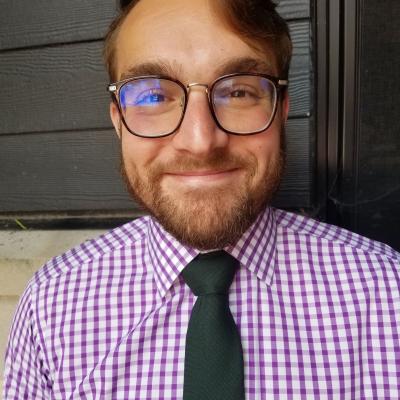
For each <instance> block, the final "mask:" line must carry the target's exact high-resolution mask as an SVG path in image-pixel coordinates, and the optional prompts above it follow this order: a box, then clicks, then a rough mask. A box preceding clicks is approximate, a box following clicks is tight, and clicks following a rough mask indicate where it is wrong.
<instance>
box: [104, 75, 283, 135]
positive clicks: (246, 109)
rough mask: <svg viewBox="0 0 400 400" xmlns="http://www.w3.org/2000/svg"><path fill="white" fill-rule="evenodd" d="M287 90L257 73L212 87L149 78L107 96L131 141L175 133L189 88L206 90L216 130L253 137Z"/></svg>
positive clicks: (113, 87) (115, 87)
mask: <svg viewBox="0 0 400 400" xmlns="http://www.w3.org/2000/svg"><path fill="white" fill-rule="evenodd" d="M287 85H288V81H287V80H281V79H279V78H276V77H273V76H270V75H265V74H258V73H235V74H229V75H224V76H221V77H220V78H218V79H216V80H215V81H214V82H213V83H212V84H211V85H205V84H202V83H190V84H188V85H184V84H183V83H182V82H180V81H178V80H174V79H171V78H168V77H164V76H158V75H151V76H139V77H134V78H130V79H125V80H123V81H119V82H115V83H111V84H110V85H108V91H109V92H110V93H112V95H113V96H114V99H115V101H116V103H117V106H118V109H119V112H120V115H121V118H122V122H123V124H124V125H125V127H126V129H127V130H128V131H129V132H130V133H132V134H133V135H136V136H140V137H146V138H159V137H164V136H168V135H171V134H173V133H174V132H176V131H177V129H178V128H179V126H180V125H181V123H182V121H183V118H184V115H185V111H186V107H187V103H188V98H189V92H190V90H191V89H192V88H193V87H194V86H201V87H204V88H205V91H206V93H207V97H208V104H209V107H210V111H211V114H212V116H213V118H214V120H215V123H216V124H217V126H218V127H219V128H220V129H221V130H223V131H224V132H226V133H230V134H233V135H253V134H256V133H260V132H263V131H265V130H266V129H268V128H269V127H270V125H271V124H272V121H273V120H274V117H275V114H276V110H277V104H278V99H279V98H280V95H281V92H282V91H283V89H285V88H286V87H287Z"/></svg>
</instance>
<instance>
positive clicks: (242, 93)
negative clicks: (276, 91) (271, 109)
mask: <svg viewBox="0 0 400 400" xmlns="http://www.w3.org/2000/svg"><path fill="white" fill-rule="evenodd" d="M247 96H250V97H254V96H256V94H255V93H254V90H249V89H247V88H246V89H233V90H232V91H231V92H230V97H247Z"/></svg>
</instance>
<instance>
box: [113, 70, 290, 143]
mask: <svg viewBox="0 0 400 400" xmlns="http://www.w3.org/2000/svg"><path fill="white" fill-rule="evenodd" d="M235 76H259V77H261V78H265V79H268V80H269V81H270V82H271V83H272V84H273V86H274V88H275V91H276V93H275V94H276V96H275V104H274V109H273V111H272V114H271V118H270V120H269V122H268V124H266V126H265V127H263V128H262V129H259V130H257V131H254V132H249V133H238V132H234V131H230V130H228V129H225V128H224V127H223V126H222V125H221V124H220V122H219V121H218V118H217V116H216V114H215V110H214V104H213V101H212V95H213V91H214V88H215V86H216V85H217V84H218V83H219V82H220V81H222V80H224V79H227V78H232V77H235ZM140 79H163V80H167V81H170V82H174V83H176V84H178V85H179V86H180V87H181V88H182V90H183V92H184V95H185V98H184V105H183V110H182V116H181V118H180V120H179V122H178V124H177V126H176V127H175V129H173V130H171V131H170V132H167V133H163V134H162V135H157V136H145V135H142V134H139V133H137V132H134V131H133V130H131V129H130V128H129V126H128V124H127V123H126V121H125V118H124V114H123V112H122V108H121V102H120V98H119V93H120V90H121V88H122V87H123V86H124V85H125V84H127V83H128V82H132V81H136V80H140ZM288 83H289V82H288V80H286V79H280V78H278V77H276V76H272V75H268V74H262V73H256V72H236V73H233V74H227V75H222V76H220V77H219V78H217V79H215V80H214V81H213V82H212V83H211V84H210V85H207V84H204V83H196V82H193V83H189V84H187V85H184V84H183V83H182V82H181V81H179V80H177V79H173V78H171V77H169V76H164V75H143V76H135V77H132V78H128V79H124V80H121V81H117V82H114V83H110V84H109V85H108V86H107V91H108V92H109V93H110V94H111V97H112V100H113V101H114V103H116V105H117V108H118V112H119V115H120V117H121V119H122V123H123V124H124V126H125V128H126V129H127V130H128V132H129V133H131V134H132V135H135V136H138V137H142V138H146V139H157V138H162V137H166V136H169V135H172V134H173V133H175V132H176V131H177V130H178V129H179V127H180V126H181V124H182V121H183V119H184V118H185V114H186V108H187V104H188V101H189V93H190V89H191V88H192V87H194V86H202V87H204V88H205V91H206V94H207V99H208V106H209V109H210V112H211V115H212V117H213V119H214V122H215V124H216V125H217V127H218V128H219V129H221V130H222V131H223V132H225V133H229V134H230V135H236V136H249V135H255V134H257V133H261V132H264V131H266V130H267V129H268V128H269V127H270V126H271V125H272V122H273V121H274V119H275V115H276V111H277V108H278V104H279V100H280V99H281V96H282V93H283V92H284V91H285V90H286V89H287V86H288Z"/></svg>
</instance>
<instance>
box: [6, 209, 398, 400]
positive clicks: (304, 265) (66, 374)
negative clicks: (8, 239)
mask: <svg viewBox="0 0 400 400" xmlns="http://www.w3.org/2000/svg"><path fill="white" fill-rule="evenodd" d="M226 250H227V251H228V252H229V253H231V254H232V255H233V256H234V257H236V258H237V259H238V260H239V261H240V264H241V268H240V269H239V271H238V273H237V274H236V276H235V279H234V282H233V284H232V286H231V289H230V295H229V301H230V307H231V310H232V314H233V316H234V318H235V320H236V323H237V325H238V327H239V330H240V334H241V337H242V345H243V350H244V363H245V388H246V389H245V390H246V399H255V400H259V399H399V398H400V341H399V331H400V296H399V293H400V290H399V285H400V279H399V273H400V269H399V266H400V255H399V254H398V253H396V252H395V251H394V250H393V249H391V248H390V247H388V246H386V245H384V244H381V243H378V242H374V241H371V240H369V239H366V238H363V237H360V236H358V235H356V234H353V233H350V232H348V231H346V230H343V229H340V228H337V227H333V226H330V225H326V224H323V223H320V222H316V221H314V220H312V219H309V218H305V217H302V216H298V215H294V214H291V213H287V212H284V211H280V210H275V209H272V208H268V209H267V210H266V211H265V213H263V214H262V215H260V216H259V217H258V219H257V221H256V222H255V223H254V224H253V226H252V227H251V228H250V229H249V230H248V231H247V232H246V233H245V234H244V235H243V237H242V238H241V239H240V240H239V242H238V243H237V244H236V245H235V246H234V247H229V248H227V249H226ZM197 254H198V252H197V251H196V250H193V249H191V248H188V247H185V246H183V245H182V244H180V243H179V242H177V241H176V239H174V238H173V237H172V236H171V235H169V234H168V233H166V232H165V231H164V230H163V229H162V227H161V226H160V225H159V224H158V223H157V222H155V221H154V220H153V219H151V218H150V217H143V218H140V219H137V220H135V221H133V222H130V223H128V224H126V225H124V226H122V227H120V228H117V229H114V230H113V231H111V232H109V233H106V234H105V235H103V236H101V237H100V238H98V239H95V240H91V241H88V242H85V243H83V244H82V245H80V246H78V247H76V248H74V249H72V250H70V251H69V252H67V253H65V254H63V255H61V256H59V257H56V258H55V259H53V260H51V261H50V262H49V263H47V264H46V265H45V266H44V267H43V268H42V269H41V270H39V271H38V272H37V273H36V275H35V276H34V277H33V279H32V280H31V281H30V283H29V285H28V287H27V289H26V291H25V293H24V295H23V296H22V298H21V300H20V303H19V307H18V310H17V313H16V316H15V318H14V322H13V326H12V331H11V336H10V342H9V346H8V350H7V354H6V374H5V381H4V390H5V397H4V398H5V399H181V398H182V393H183V376H184V358H185V336H186V330H187V326H188V321H189V317H190V312H191V309H192V307H193V304H194V302H195V300H196V297H195V296H194V295H193V294H192V293H191V291H190V289H189V288H188V287H187V286H186V285H185V284H184V282H183V280H182V278H181V277H180V272H181V271H182V269H183V268H184V267H185V266H186V265H187V264H188V263H189V262H190V261H191V260H192V259H193V258H194V257H195V256H196V255H197ZM227 400H229V399H227Z"/></svg>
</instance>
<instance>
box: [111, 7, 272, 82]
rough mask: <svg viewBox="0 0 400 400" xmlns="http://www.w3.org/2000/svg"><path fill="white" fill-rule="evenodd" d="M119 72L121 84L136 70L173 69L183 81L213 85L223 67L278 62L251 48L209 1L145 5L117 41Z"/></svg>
mask: <svg viewBox="0 0 400 400" xmlns="http://www.w3.org/2000/svg"><path fill="white" fill-rule="evenodd" d="M115 54H116V59H115V60H114V61H115V65H116V71H117V76H118V77H119V78H120V77H121V75H122V74H124V73H126V71H128V70H132V69H134V68H132V67H135V65H138V64H143V63H157V62H158V61H159V60H160V62H162V63H167V64H169V65H173V66H174V67H175V69H176V73H177V75H178V76H177V78H180V79H188V80H191V81H193V80H201V81H204V80H210V79H213V78H215V74H216V73H217V71H218V69H220V68H221V64H223V63H227V62H229V61H230V60H231V59H238V58H253V59H259V60H260V61H261V60H262V61H263V62H264V64H268V65H270V70H268V71H264V72H266V73H271V74H273V73H274V72H275V68H274V65H275V62H274V61H273V59H272V57H269V56H268V55H267V54H265V53H261V51H257V50H256V49H255V48H254V47H253V46H250V45H249V44H247V43H246V42H245V41H244V40H243V39H242V38H241V37H240V36H238V35H237V34H236V33H235V32H233V31H232V30H231V29H230V27H229V26H228V25H227V23H226V22H225V21H224V20H223V19H222V18H221V17H220V16H219V15H218V14H217V13H216V12H215V10H214V8H212V6H211V4H210V2H209V1H208V0H191V1H187V0H168V1H165V0H141V1H140V2H139V3H138V4H137V5H136V6H135V7H134V8H133V10H131V12H130V13H129V14H128V16H127V17H126V19H125V21H124V22H123V24H122V26H121V28H120V31H119V33H118V35H117V40H116V52H115Z"/></svg>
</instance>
